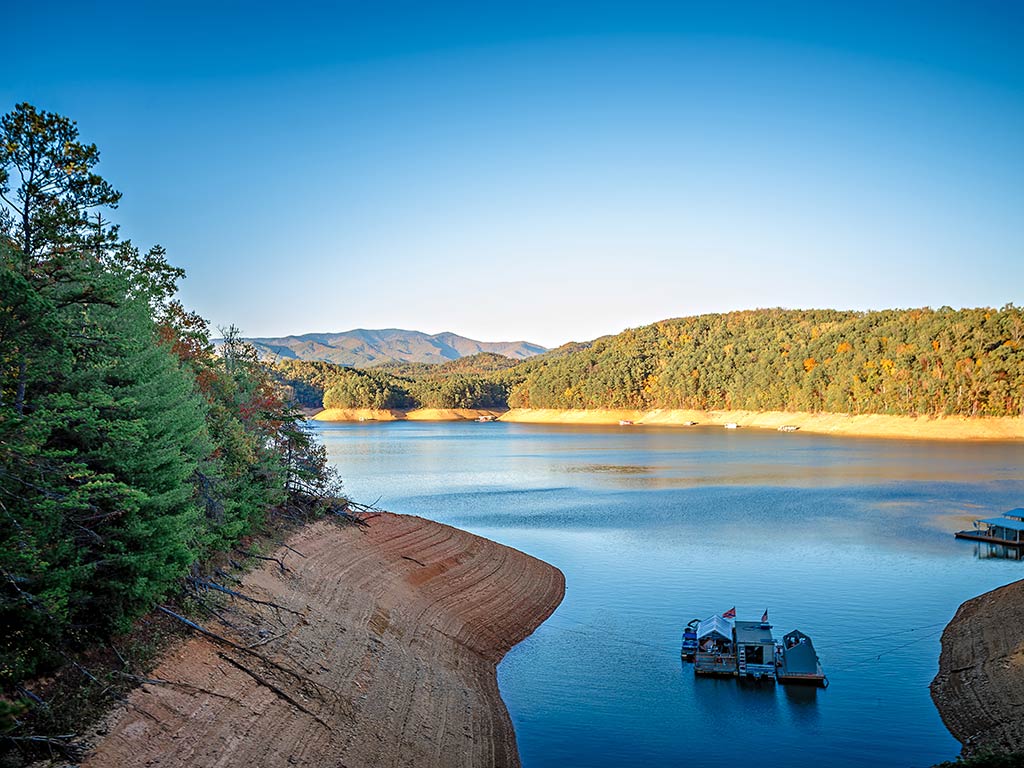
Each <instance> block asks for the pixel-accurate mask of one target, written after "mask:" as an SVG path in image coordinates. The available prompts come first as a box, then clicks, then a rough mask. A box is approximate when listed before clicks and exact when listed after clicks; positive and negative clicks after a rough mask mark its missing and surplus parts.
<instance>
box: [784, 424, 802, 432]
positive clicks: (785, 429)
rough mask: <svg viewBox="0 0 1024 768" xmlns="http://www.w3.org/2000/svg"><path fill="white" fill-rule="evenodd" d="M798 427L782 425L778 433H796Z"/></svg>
mask: <svg viewBox="0 0 1024 768" xmlns="http://www.w3.org/2000/svg"><path fill="white" fill-rule="evenodd" d="M798 429H800V427H798V426H796V425H795V424H783V425H782V426H781V427H779V432H796V431H797V430H798Z"/></svg>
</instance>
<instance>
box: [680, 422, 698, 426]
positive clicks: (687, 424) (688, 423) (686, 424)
mask: <svg viewBox="0 0 1024 768" xmlns="http://www.w3.org/2000/svg"><path fill="white" fill-rule="evenodd" d="M696 425H697V422H696V421H684V422H683V426H684V427H693V426H696Z"/></svg>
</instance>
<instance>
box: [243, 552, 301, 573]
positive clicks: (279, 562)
mask: <svg viewBox="0 0 1024 768" xmlns="http://www.w3.org/2000/svg"><path fill="white" fill-rule="evenodd" d="M235 552H238V553H239V554H241V555H245V556H246V557H252V558H255V559H256V560H269V561H270V562H272V563H277V567H278V568H280V569H281V573H285V572H286V571H290V570H291V569H290V568H288V566H286V565H285V564H284V560H281V559H280V558H277V557H267V556H266V555H257V554H256V553H255V552H250V551H249V550H248V549H241V548H240V547H235Z"/></svg>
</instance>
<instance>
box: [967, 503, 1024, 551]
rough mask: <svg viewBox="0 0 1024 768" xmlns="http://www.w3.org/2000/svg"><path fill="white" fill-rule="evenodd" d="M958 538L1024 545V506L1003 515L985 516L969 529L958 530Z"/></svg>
mask: <svg viewBox="0 0 1024 768" xmlns="http://www.w3.org/2000/svg"><path fill="white" fill-rule="evenodd" d="M954 536H956V537H957V538H958V539H970V540H972V541H986V542H989V543H990V544H1001V545H1003V546H1004V547H1024V508H1021V507H1018V508H1017V509H1011V510H1010V511H1009V512H1004V513H1003V516H1002V517H985V518H981V519H980V520H975V521H974V528H973V529H971V530H969V531H957V532H956V533H955V534H954Z"/></svg>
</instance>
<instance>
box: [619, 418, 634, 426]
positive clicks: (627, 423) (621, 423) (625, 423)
mask: <svg viewBox="0 0 1024 768" xmlns="http://www.w3.org/2000/svg"><path fill="white" fill-rule="evenodd" d="M619 426H620V427H632V426H633V422H632V421H630V420H629V419H619Z"/></svg>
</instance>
